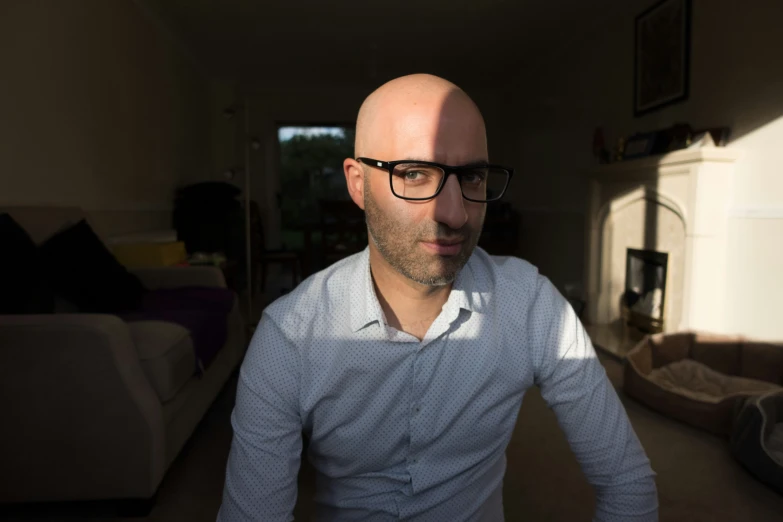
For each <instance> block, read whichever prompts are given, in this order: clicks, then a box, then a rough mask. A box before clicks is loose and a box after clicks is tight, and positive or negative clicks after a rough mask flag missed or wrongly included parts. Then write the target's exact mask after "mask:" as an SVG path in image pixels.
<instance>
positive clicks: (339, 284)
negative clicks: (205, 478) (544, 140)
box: [218, 75, 657, 522]
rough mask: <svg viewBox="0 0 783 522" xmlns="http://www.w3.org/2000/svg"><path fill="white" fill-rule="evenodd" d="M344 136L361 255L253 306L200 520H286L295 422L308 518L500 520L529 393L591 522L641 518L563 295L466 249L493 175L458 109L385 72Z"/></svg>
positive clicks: (627, 442) (458, 104) (482, 137)
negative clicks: (218, 488)
mask: <svg viewBox="0 0 783 522" xmlns="http://www.w3.org/2000/svg"><path fill="white" fill-rule="evenodd" d="M355 145H356V151H355V152H356V154H355V156H356V158H357V159H346V160H345V162H344V164H343V166H344V170H345V178H346V182H347V184H348V191H349V193H350V195H351V198H352V199H353V201H354V202H355V203H356V204H357V205H358V206H359V207H361V208H362V209H364V211H365V214H366V218H367V229H368V233H369V238H370V240H369V245H368V248H367V249H365V251H364V252H361V253H359V254H356V255H354V256H351V257H349V258H347V259H344V260H342V261H340V262H338V263H336V264H334V265H332V266H331V267H329V268H327V269H326V270H323V271H321V272H319V273H318V274H315V275H314V276H313V277H311V278H309V279H308V280H306V281H305V282H303V283H302V284H301V285H299V287H298V288H297V289H296V290H295V291H294V292H292V293H291V294H289V295H287V296H285V297H283V298H281V299H279V300H278V301H276V302H275V303H273V304H272V305H270V306H269V307H268V308H267V309H266V310H265V311H264V314H263V318H262V320H261V322H260V324H259V327H258V330H257V331H256V333H255V336H254V337H253V340H252V343H251V345H250V348H249V351H248V354H247V356H246V358H245V361H244V363H243V365H242V369H241V372H240V379H239V385H238V390H237V403H236V407H235V410H234V413H233V416H232V424H233V426H234V440H233V445H232V448H231V455H230V457H229V462H228V469H227V477H226V487H225V492H224V497H223V506H222V507H221V511H220V514H219V515H218V519H219V520H221V521H224V522H229V521H232V522H233V521H245V520H273V521H278V520H291V519H292V514H291V513H292V509H293V507H294V504H295V502H296V481H297V472H298V470H299V465H300V453H301V448H302V432H304V433H306V434H307V435H308V437H309V441H310V443H309V448H308V452H307V455H308V458H309V460H310V462H311V463H312V464H313V466H314V468H315V469H316V471H317V481H316V482H317V484H316V488H317V491H316V496H315V501H316V503H317V514H318V517H317V518H318V520H340V521H343V520H351V521H352V520H362V521H364V520H370V521H391V520H400V519H405V520H416V521H436V522H439V521H463V520H464V521H499V520H503V506H502V498H501V492H502V482H503V475H504V473H505V468H506V459H505V449H506V446H507V444H508V442H509V439H510V438H511V433H512V430H513V428H514V424H515V422H516V418H517V413H518V410H519V408H520V405H521V402H522V396H523V395H524V393H525V391H526V390H527V389H528V388H529V387H531V386H533V385H536V386H538V387H539V388H540V389H541V393H542V396H543V397H544V399H545V400H546V401H547V403H548V404H549V405H550V406H551V407H552V409H553V410H554V411H555V413H556V414H557V417H558V421H559V423H560V425H561V427H562V428H563V430H564V431H565V434H566V436H567V438H568V441H569V443H570V445H571V447H572V449H573V450H574V453H575V454H576V456H577V458H578V459H579V461H580V464H581V466H582V469H583V471H584V472H585V475H586V476H587V478H588V479H589V481H590V482H591V484H592V485H593V486H594V488H595V491H596V496H597V507H596V519H598V520H607V521H608V520H623V521H625V520H657V497H656V489H655V483H654V480H653V476H654V474H653V472H652V470H651V469H650V465H649V462H648V460H647V458H646V456H645V454H644V451H643V450H642V448H641V446H640V444H639V441H638V439H637V438H636V435H635V434H634V432H633V429H632V427H631V425H630V423H629V422H628V418H627V416H626V414H625V411H624V410H623V407H622V405H621V403H620V401H619V400H618V397H617V395H616V393H615V391H614V389H613V388H612V386H611V385H610V383H609V382H608V379H607V377H606V374H605V372H604V370H603V368H602V367H601V365H600V364H599V363H598V361H597V359H596V356H595V352H594V350H593V347H592V345H591V343H590V340H589V338H588V337H587V335H586V334H585V332H584V330H583V329H582V326H581V324H580V323H579V321H578V320H577V318H576V316H575V314H574V313H573V311H572V309H571V308H570V306H569V305H568V303H567V302H566V301H565V299H563V297H562V296H561V295H560V294H559V293H558V292H557V290H556V289H555V288H554V287H553V286H552V284H551V283H550V282H549V281H548V280H547V279H546V278H544V277H542V276H541V275H539V274H538V272H537V270H536V269H535V268H534V267H533V266H531V265H530V264H529V263H527V262H525V261H522V260H520V259H516V258H495V257H491V256H489V255H488V254H487V253H486V252H484V251H483V250H481V249H476V248H475V247H476V243H477V241H478V238H479V234H480V232H481V229H482V225H483V221H484V214H485V208H486V205H487V204H492V203H491V202H489V203H488V202H487V201H488V200H493V199H497V198H498V197H500V196H502V193H503V191H504V190H505V188H506V186H507V184H508V181H509V180H510V177H511V171H510V169H506V168H504V167H498V166H490V165H489V162H488V154H487V142H486V132H485V127H484V121H483V118H482V116H481V114H480V112H479V110H478V108H477V107H476V106H475V104H474V103H473V102H472V101H471V100H470V98H469V97H468V96H467V95H466V94H465V93H464V92H463V91H461V90H460V89H459V88H458V87H456V86H455V85H453V84H451V83H449V82H447V81H445V80H442V79H440V78H436V77H433V76H428V75H413V76H407V77H403V78H398V79H396V80H393V81H391V82H389V83H387V84H385V85H384V86H382V87H381V88H379V89H378V90H377V91H375V92H374V93H373V94H371V95H370V96H369V97H368V98H367V100H366V101H365V102H364V104H363V105H362V107H361V109H360V111H359V116H358V119H357V122H356V144H355ZM563 495H564V498H567V497H568V492H567V491H564V492H563Z"/></svg>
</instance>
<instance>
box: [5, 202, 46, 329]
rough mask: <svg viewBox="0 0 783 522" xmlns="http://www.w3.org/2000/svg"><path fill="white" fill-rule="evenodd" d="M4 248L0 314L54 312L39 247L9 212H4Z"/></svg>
mask: <svg viewBox="0 0 783 522" xmlns="http://www.w3.org/2000/svg"><path fill="white" fill-rule="evenodd" d="M0 252H2V254H0V314H40V313H51V312H53V311H54V294H53V293H52V290H51V289H50V288H49V287H48V285H47V283H46V279H45V278H44V274H43V267H42V266H41V263H40V259H39V257H38V247H37V246H36V245H35V242H33V240H32V239H31V238H30V236H29V235H28V234H27V232H26V231H25V230H24V229H23V228H22V227H21V226H20V225H19V224H18V223H17V222H16V221H14V219H13V218H12V217H11V216H10V215H8V214H2V215H0Z"/></svg>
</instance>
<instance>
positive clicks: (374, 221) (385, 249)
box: [364, 183, 484, 286]
mask: <svg viewBox="0 0 783 522" xmlns="http://www.w3.org/2000/svg"><path fill="white" fill-rule="evenodd" d="M364 213H365V218H366V221H367V229H368V231H369V236H370V240H371V241H372V242H373V244H374V245H375V247H376V248H377V249H378V252H379V253H380V254H381V256H383V258H384V259H385V260H386V262H387V263H389V265H390V266H391V267H392V268H394V269H395V270H397V271H398V272H399V273H401V274H402V275H404V276H405V277H407V278H408V279H410V280H412V281H415V282H416V283H419V284H422V285H425V286H445V285H449V284H451V283H453V282H454V280H455V279H456V278H457V274H458V273H459V271H460V270H462V267H464V266H465V264H466V263H467V262H468V259H470V256H471V255H472V254H473V250H474V249H475V248H476V244H477V243H478V239H479V236H480V235H481V229H482V227H483V224H484V217H483V216H482V219H481V224H480V225H479V227H478V229H477V230H474V229H473V228H472V227H470V226H469V225H468V224H466V225H465V226H463V227H462V228H460V229H457V230H455V229H452V228H449V227H448V226H446V225H444V224H442V223H421V225H420V226H419V227H417V228H416V229H413V230H407V229H406V227H404V226H401V225H400V224H399V223H397V222H396V221H395V220H394V219H393V218H391V217H389V216H388V215H387V214H386V213H384V211H383V210H381V208H380V207H379V206H378V204H377V203H376V201H375V200H374V199H373V197H372V194H371V193H370V189H369V186H368V184H367V183H365V184H364ZM454 238H461V239H463V243H462V249H460V251H459V253H458V254H456V255H454V256H439V255H437V254H428V253H427V252H425V251H424V250H423V249H422V248H421V247H420V246H419V242H420V241H423V240H432V239H454Z"/></svg>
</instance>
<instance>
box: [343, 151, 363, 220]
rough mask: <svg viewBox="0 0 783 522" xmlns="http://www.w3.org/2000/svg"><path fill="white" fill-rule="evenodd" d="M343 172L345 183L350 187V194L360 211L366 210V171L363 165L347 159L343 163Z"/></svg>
mask: <svg viewBox="0 0 783 522" xmlns="http://www.w3.org/2000/svg"><path fill="white" fill-rule="evenodd" d="M343 171H344V172H345V183H346V185H348V194H350V195H351V199H352V200H353V202H354V203H356V204H357V205H358V206H359V208H360V209H362V210H364V169H363V168H362V165H361V164H360V163H359V162H358V161H356V160H354V159H352V158H347V159H346V160H345V161H343Z"/></svg>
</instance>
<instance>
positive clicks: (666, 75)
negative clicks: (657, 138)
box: [634, 0, 691, 116]
mask: <svg viewBox="0 0 783 522" xmlns="http://www.w3.org/2000/svg"><path fill="white" fill-rule="evenodd" d="M634 35H635V36H634V115H635V116H641V115H642V114H646V113H648V112H651V111H654V110H658V109H660V108H662V107H666V106H667V105H671V104H673V103H678V102H681V101H684V100H687V99H688V94H689V93H688V89H689V87H690V82H689V76H690V47H691V0H662V1H660V2H658V3H657V4H655V5H653V6H652V7H650V8H649V9H647V10H646V11H644V12H643V13H642V14H640V15H639V16H637V17H636V29H635V32H634Z"/></svg>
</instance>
